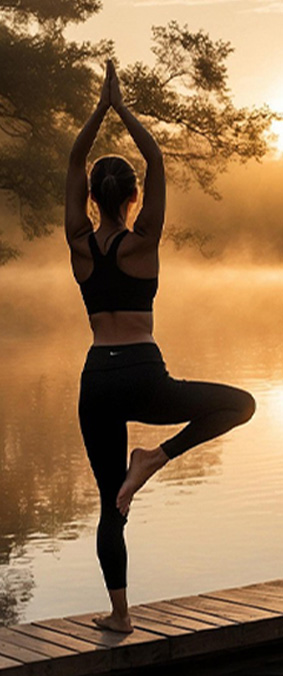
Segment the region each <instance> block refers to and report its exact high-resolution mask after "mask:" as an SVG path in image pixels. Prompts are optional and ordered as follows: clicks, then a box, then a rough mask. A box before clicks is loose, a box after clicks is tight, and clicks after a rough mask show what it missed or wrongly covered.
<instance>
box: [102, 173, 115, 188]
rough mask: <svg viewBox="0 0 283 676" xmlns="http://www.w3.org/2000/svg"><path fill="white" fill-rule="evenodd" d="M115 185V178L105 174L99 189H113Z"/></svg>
mask: <svg viewBox="0 0 283 676" xmlns="http://www.w3.org/2000/svg"><path fill="white" fill-rule="evenodd" d="M116 185H117V180H116V176H114V175H113V174H106V176H104V179H103V181H102V183H101V188H102V189H103V188H104V187H105V188H112V186H113V187H114V186H116Z"/></svg>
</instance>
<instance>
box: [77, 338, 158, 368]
mask: <svg viewBox="0 0 283 676" xmlns="http://www.w3.org/2000/svg"><path fill="white" fill-rule="evenodd" d="M148 362H159V363H160V362H161V363H164V360H163V357H162V354H161V351H160V349H159V347H158V345H156V343H129V344H123V345H91V347H90V349H89V351H88V353H87V358H86V361H85V364H84V369H83V370H84V371H95V370H97V369H103V370H104V369H107V370H108V369H113V368H114V369H115V368H120V367H123V366H131V365H132V364H143V363H148Z"/></svg>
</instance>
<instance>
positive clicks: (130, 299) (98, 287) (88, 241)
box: [73, 226, 159, 345]
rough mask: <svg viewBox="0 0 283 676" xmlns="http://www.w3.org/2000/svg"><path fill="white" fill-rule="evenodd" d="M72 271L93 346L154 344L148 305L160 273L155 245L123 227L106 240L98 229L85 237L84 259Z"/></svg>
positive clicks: (156, 244)
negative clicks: (82, 298) (82, 302)
mask: <svg viewBox="0 0 283 676" xmlns="http://www.w3.org/2000/svg"><path fill="white" fill-rule="evenodd" d="M81 245H82V243H81ZM90 254H91V259H90ZM73 266H74V272H75V276H76V279H77V281H78V283H79V284H80V287H81V291H82V294H83V297H84V301H85V304H86V306H87V310H88V313H89V318H90V323H91V327H92V329H93V331H94V344H96V345H105V344H108V345H113V344H121V343H125V342H126V343H135V342H152V341H153V337H152V331H153V317H152V305H153V298H154V296H155V295H156V291H157V287H158V271H159V261H158V242H157V241H156V240H153V239H152V238H150V237H147V236H143V235H141V234H138V233H137V232H135V231H133V232H131V231H129V230H127V229H126V228H123V229H122V230H121V229H120V230H118V232H117V230H116V231H115V232H113V233H112V234H111V235H110V236H109V235H108V237H107V236H106V235H105V234H104V228H103V226H101V227H100V228H99V229H98V230H97V231H96V232H95V233H94V232H91V233H90V234H89V235H88V236H87V237H86V238H85V256H83V257H82V256H81V257H80V261H79V265H78V266H76V264H75V262H73ZM76 267H77V269H76Z"/></svg>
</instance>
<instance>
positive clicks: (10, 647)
mask: <svg viewBox="0 0 283 676" xmlns="http://www.w3.org/2000/svg"><path fill="white" fill-rule="evenodd" d="M0 655H4V656H5V657H10V658H11V659H14V660H17V661H18V662H23V663H30V662H32V663H37V662H42V661H46V659H47V658H46V657H45V656H44V655H40V654H39V653H36V652H34V651H33V650H29V649H28V648H22V647H21V646H16V645H14V644H13V643H7V642H6V641H3V640H1V639H0Z"/></svg>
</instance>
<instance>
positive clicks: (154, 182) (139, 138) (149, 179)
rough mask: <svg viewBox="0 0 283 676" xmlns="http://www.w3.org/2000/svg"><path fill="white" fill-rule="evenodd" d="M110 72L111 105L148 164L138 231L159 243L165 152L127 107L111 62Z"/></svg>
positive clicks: (162, 217)
mask: <svg viewBox="0 0 283 676" xmlns="http://www.w3.org/2000/svg"><path fill="white" fill-rule="evenodd" d="M109 68H110V101H111V105H112V106H113V108H114V109H115V110H116V112H117V113H118V115H119V116H120V118H121V120H122V121H123V122H124V124H125V126H126V127H127V129H128V132H129V133H130V135H131V136H132V138H133V140H134V142H135V143H136V145H137V147H138V149H139V151H140V152H141V154H142V155H143V157H144V159H145V160H146V162H147V170H146V177H145V182H144V196H143V206H142V208H141V211H140V212H139V215H138V217H137V219H136V221H135V224H134V231H135V232H137V233H138V234H141V235H146V236H150V237H152V238H154V239H156V240H159V239H160V237H161V232H162V226H163V222H164V212H165V174H164V165H163V157H162V152H161V150H160V148H159V146H158V145H157V143H156V141H155V140H154V138H153V136H152V135H151V134H150V133H149V132H148V131H147V130H146V129H145V128H144V127H143V125H142V124H141V123H140V122H139V120H137V118H136V117H135V116H134V115H133V114H132V113H131V112H130V111H129V110H128V108H127V107H126V106H125V105H124V103H123V99H122V95H121V92H120V87H119V81H118V78H117V75H116V72H115V68H114V65H113V63H112V61H110V64H109Z"/></svg>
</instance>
